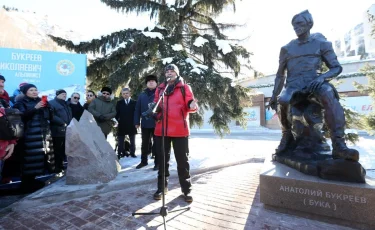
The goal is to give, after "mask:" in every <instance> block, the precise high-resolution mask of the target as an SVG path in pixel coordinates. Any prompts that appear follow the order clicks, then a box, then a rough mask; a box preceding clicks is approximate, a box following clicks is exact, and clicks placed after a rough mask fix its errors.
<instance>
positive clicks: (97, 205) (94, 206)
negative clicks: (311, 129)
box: [0, 163, 351, 230]
mask: <svg viewBox="0 0 375 230" xmlns="http://www.w3.org/2000/svg"><path fill="white" fill-rule="evenodd" d="M261 166H262V164H260V163H249V164H243V165H237V166H232V167H228V168H223V169H221V170H217V171H212V172H209V173H204V174H200V175H194V177H193V183H194V192H193V197H194V202H193V203H192V204H191V205H190V207H191V209H190V210H189V211H184V212H174V213H169V214H168V215H167V217H166V219H167V229H181V230H188V229H209V230H213V229H331V230H333V229H351V228H347V227H344V226H339V225H334V224H328V223H324V222H319V221H316V220H313V219H311V218H302V217H296V216H292V215H288V214H282V213H279V212H274V211H271V210H269V209H265V208H264V207H263V204H261V203H260V202H259V189H258V187H259V171H260V168H261ZM155 187H156V181H155V183H152V184H145V185H139V186H135V187H132V188H124V190H120V191H116V192H110V193H105V194H101V195H94V196H90V197H86V198H80V199H74V200H71V201H68V202H62V203H55V204H51V205H46V206H42V207H35V208H31V209H27V210H22V211H13V212H10V213H6V214H4V213H3V215H2V216H1V217H0V229H12V230H21V229H38V230H42V229H90V230H92V229H164V228H163V224H162V217H161V216H159V215H154V216H136V217H133V216H132V212H151V211H152V212H159V210H160V206H161V201H154V200H153V199H152V194H153V192H154V191H155ZM169 189H170V191H169V193H168V194H167V195H166V203H167V206H168V208H169V210H173V209H175V208H181V207H187V206H188V205H187V203H185V201H184V200H183V197H182V195H181V191H180V187H179V185H178V180H177V179H173V180H171V182H170V187H169Z"/></svg>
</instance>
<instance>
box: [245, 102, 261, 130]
mask: <svg viewBox="0 0 375 230" xmlns="http://www.w3.org/2000/svg"><path fill="white" fill-rule="evenodd" d="M244 112H247V113H248V116H247V117H246V119H247V126H248V127H254V126H260V106H253V107H249V108H245V109H244Z"/></svg>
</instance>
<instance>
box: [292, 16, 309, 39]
mask: <svg viewBox="0 0 375 230" xmlns="http://www.w3.org/2000/svg"><path fill="white" fill-rule="evenodd" d="M293 29H294V31H295V32H296V35H297V36H298V37H299V36H301V35H302V34H305V33H306V32H308V31H309V30H310V26H309V25H308V24H307V22H306V20H305V19H304V18H303V17H302V16H297V17H296V18H295V19H294V21H293Z"/></svg>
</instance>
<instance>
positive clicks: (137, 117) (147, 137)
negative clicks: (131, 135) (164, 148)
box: [134, 75, 159, 170]
mask: <svg viewBox="0 0 375 230" xmlns="http://www.w3.org/2000/svg"><path fill="white" fill-rule="evenodd" d="M145 83H146V86H147V88H146V89H145V90H144V91H143V92H142V93H141V94H140V95H139V97H138V100H137V104H136V106H135V111H134V125H135V127H136V128H137V129H138V128H139V126H141V131H142V146H141V152H142V155H141V163H139V165H138V166H137V167H136V168H137V169H140V168H143V167H144V166H146V165H148V159H147V156H148V154H149V146H150V145H151V144H152V143H153V142H154V130H155V120H154V119H153V118H146V117H144V116H142V113H144V112H146V111H147V110H148V109H149V104H150V103H152V102H153V101H154V98H155V90H156V86H157V85H158V78H157V77H156V76H155V75H148V76H146V79H145ZM141 120H142V122H141ZM152 151H153V152H154V149H153V148H152ZM154 155H155V159H154V163H155V166H154V170H158V169H159V159H158V158H159V157H158V156H157V154H154Z"/></svg>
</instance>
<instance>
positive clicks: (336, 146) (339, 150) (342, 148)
mask: <svg viewBox="0 0 375 230" xmlns="http://www.w3.org/2000/svg"><path fill="white" fill-rule="evenodd" d="M332 148H333V150H332V157H333V159H345V160H352V161H358V160H359V152H358V151H357V150H355V149H351V148H348V147H347V146H346V144H345V139H344V137H343V136H342V137H332Z"/></svg>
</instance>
